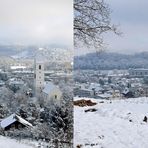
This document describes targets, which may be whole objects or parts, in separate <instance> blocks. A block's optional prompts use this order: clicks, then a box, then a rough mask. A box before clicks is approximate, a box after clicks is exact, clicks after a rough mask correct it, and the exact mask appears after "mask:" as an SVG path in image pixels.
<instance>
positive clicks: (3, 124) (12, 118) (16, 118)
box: [1, 114, 32, 128]
mask: <svg viewBox="0 0 148 148" xmlns="http://www.w3.org/2000/svg"><path fill="white" fill-rule="evenodd" d="M16 121H18V122H20V123H22V124H23V125H25V126H31V127H32V124H31V123H29V122H28V121H26V120H25V119H23V118H22V117H20V116H18V115H16V114H12V115H10V116H9V117H7V118H5V119H3V120H2V121H1V127H2V128H6V127H7V126H9V125H11V124H12V123H14V122H16Z"/></svg>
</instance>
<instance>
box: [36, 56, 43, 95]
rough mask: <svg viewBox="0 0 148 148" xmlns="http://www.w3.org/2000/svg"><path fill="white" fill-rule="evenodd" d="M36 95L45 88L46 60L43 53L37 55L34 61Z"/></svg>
mask: <svg viewBox="0 0 148 148" xmlns="http://www.w3.org/2000/svg"><path fill="white" fill-rule="evenodd" d="M34 81H35V84H34V85H35V95H36V96H37V97H38V96H39V95H40V94H41V91H42V90H43V88H44V60H43V57H42V56H41V55H36V58H35V61H34Z"/></svg>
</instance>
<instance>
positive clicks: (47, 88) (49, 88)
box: [43, 82, 58, 94]
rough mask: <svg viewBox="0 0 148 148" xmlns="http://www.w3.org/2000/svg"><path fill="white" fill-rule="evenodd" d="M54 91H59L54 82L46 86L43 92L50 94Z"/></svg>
mask: <svg viewBox="0 0 148 148" xmlns="http://www.w3.org/2000/svg"><path fill="white" fill-rule="evenodd" d="M54 89H58V87H57V86H56V85H54V84H53V83H52V82H48V83H46V84H45V87H44V89H43V92H44V93H47V94H48V93H49V92H51V91H53V90H54Z"/></svg>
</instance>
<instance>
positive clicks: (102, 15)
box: [74, 0, 120, 48]
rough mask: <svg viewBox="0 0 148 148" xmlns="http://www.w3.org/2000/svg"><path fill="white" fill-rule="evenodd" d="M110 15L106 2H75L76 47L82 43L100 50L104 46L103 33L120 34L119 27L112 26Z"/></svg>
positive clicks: (100, 0) (99, 0)
mask: <svg viewBox="0 0 148 148" xmlns="http://www.w3.org/2000/svg"><path fill="white" fill-rule="evenodd" d="M110 13H111V11H110V9H109V6H108V4H106V3H105V2H104V0H74V39H75V45H78V43H80V42H82V43H84V44H85V45H87V46H89V47H90V46H94V47H96V48H98V47H100V46H102V45H103V37H102V34H103V33H105V32H108V31H113V32H114V33H116V34H120V32H119V31H118V30H117V26H116V25H112V24H111V19H110Z"/></svg>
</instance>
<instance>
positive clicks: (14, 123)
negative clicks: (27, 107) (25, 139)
mask: <svg viewBox="0 0 148 148" xmlns="http://www.w3.org/2000/svg"><path fill="white" fill-rule="evenodd" d="M44 66H45V65H44V61H43V60H42V59H41V58H38V57H36V59H35V62H34V69H33V70H28V69H27V70H26V67H25V66H21V65H19V66H12V67H11V68H10V70H9V71H7V72H6V71H5V72H4V71H3V70H1V71H0V79H1V80H0V87H8V88H9V89H11V90H12V91H13V92H14V93H16V92H17V90H19V89H22V88H23V91H24V92H23V93H25V94H26V95H27V96H28V95H29V98H32V99H37V98H41V99H43V100H44V102H45V103H48V102H49V103H53V104H55V103H56V104H59V105H60V103H61V98H62V91H61V89H60V88H59V86H58V85H55V84H54V82H53V81H52V79H51V77H50V81H49V79H47V80H46V77H45V67H44ZM52 74H53V73H52ZM30 81H32V84H33V87H32V88H30V87H29V85H28V84H29V82H30ZM29 98H28V97H26V99H29ZM0 125H1V128H3V129H5V130H7V129H10V128H21V127H26V126H27V127H32V124H31V123H29V122H28V121H26V120H25V119H23V118H22V117H20V116H18V115H17V114H15V113H14V114H12V115H10V116H8V117H6V118H5V119H3V120H2V121H1V124H0Z"/></svg>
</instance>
